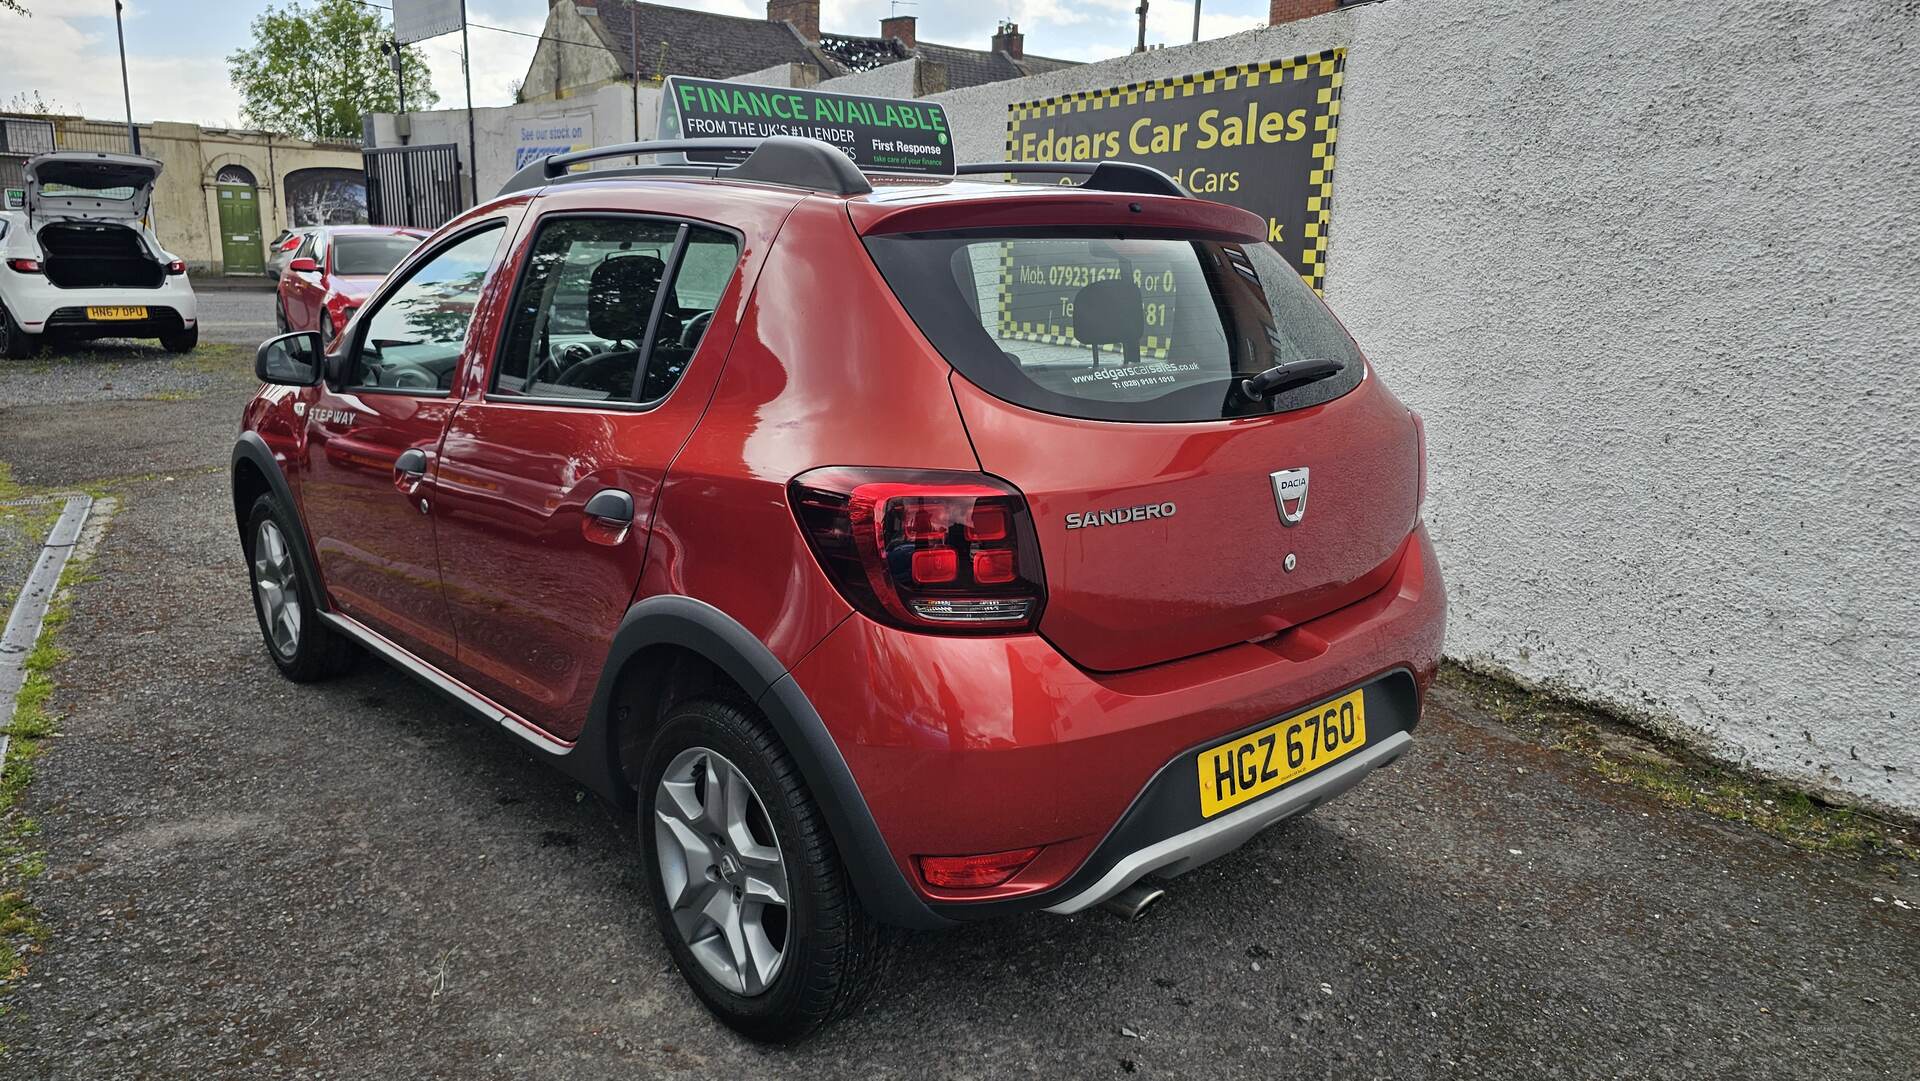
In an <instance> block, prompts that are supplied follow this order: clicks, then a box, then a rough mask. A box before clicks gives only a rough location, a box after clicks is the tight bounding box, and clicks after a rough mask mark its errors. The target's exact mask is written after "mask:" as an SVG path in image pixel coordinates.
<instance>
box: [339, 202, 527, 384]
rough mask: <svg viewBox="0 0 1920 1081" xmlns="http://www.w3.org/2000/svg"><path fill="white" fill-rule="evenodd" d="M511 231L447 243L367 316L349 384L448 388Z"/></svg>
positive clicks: (487, 232)
mask: <svg viewBox="0 0 1920 1081" xmlns="http://www.w3.org/2000/svg"><path fill="white" fill-rule="evenodd" d="M503 235H505V230H503V229H501V228H499V227H498V226H495V227H493V228H489V229H485V230H483V231H481V232H478V233H474V234H472V235H471V236H468V237H467V238H466V239H464V240H461V241H459V242H457V243H455V244H453V245H452V246H451V247H447V248H442V249H441V250H440V251H439V252H437V253H436V254H434V255H433V256H431V257H429V258H428V259H427V260H426V262H424V263H421V264H420V265H419V266H416V267H414V268H413V271H412V273H410V274H408V275H407V279H406V281H405V282H404V283H402V284H401V286H400V287H399V288H398V289H396V290H394V291H393V292H392V293H389V294H388V295H387V297H386V299H385V300H382V301H381V302H380V305H379V307H378V308H376V309H374V311H373V312H371V313H370V314H368V315H367V316H366V317H365V319H364V320H363V322H364V324H365V330H364V331H362V333H361V339H360V351H359V353H358V355H356V356H355V358H354V364H353V377H352V378H351V379H350V380H348V383H349V385H351V386H354V387H359V388H366V389H376V390H450V389H452V387H453V373H454V370H455V369H456V368H458V367H459V365H460V352H461V350H462V349H463V348H464V347H465V345H466V342H467V326H468V324H470V323H472V322H473V308H474V305H475V304H478V303H479V302H480V287H481V285H482V284H483V283H484V282H485V281H486V280H487V271H488V270H489V269H491V268H492V266H493V253H494V249H496V248H498V247H499V246H500V238H501V237H502V236H503Z"/></svg>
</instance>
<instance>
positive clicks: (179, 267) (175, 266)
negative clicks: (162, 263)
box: [167, 259, 187, 274]
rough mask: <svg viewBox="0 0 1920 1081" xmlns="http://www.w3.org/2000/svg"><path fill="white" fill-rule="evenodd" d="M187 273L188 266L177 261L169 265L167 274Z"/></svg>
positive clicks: (183, 262)
mask: <svg viewBox="0 0 1920 1081" xmlns="http://www.w3.org/2000/svg"><path fill="white" fill-rule="evenodd" d="M186 272H187V264H186V263H185V261H183V260H180V259H175V260H174V261H173V262H171V263H168V264H167V273H169V274H185V273H186Z"/></svg>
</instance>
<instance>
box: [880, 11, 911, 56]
mask: <svg viewBox="0 0 1920 1081" xmlns="http://www.w3.org/2000/svg"><path fill="white" fill-rule="evenodd" d="M914 21H915V20H914V17H913V16H911V15H895V16H892V17H891V18H886V19H881V20H880V36H881V37H883V38H899V39H900V44H902V45H905V46H906V47H907V48H909V49H911V48H913V46H914V44H915V42H914V39H913V24H914Z"/></svg>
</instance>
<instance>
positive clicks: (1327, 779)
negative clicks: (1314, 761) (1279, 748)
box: [1047, 732, 1413, 916]
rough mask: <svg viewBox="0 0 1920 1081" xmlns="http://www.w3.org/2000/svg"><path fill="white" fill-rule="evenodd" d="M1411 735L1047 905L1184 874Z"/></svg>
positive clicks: (1323, 795)
mask: <svg viewBox="0 0 1920 1081" xmlns="http://www.w3.org/2000/svg"><path fill="white" fill-rule="evenodd" d="M1411 746H1413V736H1412V735H1411V734H1409V733H1406V732H1395V733H1394V734H1393V735H1391V736H1388V737H1387V738H1386V739H1383V740H1381V741H1380V742H1379V743H1376V744H1374V745H1373V746H1371V747H1368V748H1366V749H1365V750H1362V751H1361V752H1360V753H1359V754H1356V755H1354V756H1353V757H1352V758H1350V759H1347V760H1346V761H1344V762H1339V763H1336V764H1334V765H1332V766H1329V767H1327V768H1326V769H1324V770H1321V771H1320V772H1318V773H1314V774H1310V775H1308V776H1307V777H1305V778H1302V779H1301V780H1299V781H1296V782H1295V783H1293V784H1291V785H1288V786H1287V787H1285V788H1282V789H1280V790H1279V791H1278V792H1275V793H1274V794H1273V795H1271V796H1267V797H1266V798H1264V799H1257V800H1255V801H1253V802H1252V803H1250V804H1248V805H1247V806H1245V807H1242V808H1241V809H1240V810H1237V811H1234V812H1232V813H1230V814H1227V815H1223V816H1221V817H1219V818H1216V819H1214V820H1212V821H1211V822H1205V823H1202V824H1201V825H1198V826H1195V827H1194V828H1192V829H1190V830H1188V831H1186V832H1185V833H1180V834H1175V835H1174V836H1172V837H1169V838H1167V839H1166V840H1164V841H1158V842H1156V843H1154V844H1151V845H1148V846H1147V847H1145V848H1142V849H1139V850H1137V851H1134V852H1130V853H1128V854H1127V855H1126V856H1125V857H1124V858H1122V859H1121V860H1120V862H1119V863H1116V864H1114V865H1113V869H1112V870H1110V871H1108V872H1107V873H1106V874H1104V875H1102V876H1101V877H1100V880H1099V881H1098V882H1095V883H1094V884H1093V885H1091V886H1089V887H1087V888H1086V889H1085V890H1082V891H1081V892H1079V893H1077V894H1075V895H1073V896H1072V897H1069V898H1067V899H1066V900H1064V901H1062V902H1060V903H1059V904H1057V905H1053V906H1051V907H1049V908H1048V909H1047V911H1048V912H1052V913H1055V914H1057V915H1062V916H1064V915H1067V914H1069V913H1073V912H1079V911H1080V910H1081V909H1085V908H1091V907H1093V906H1094V905H1097V904H1099V903H1100V902H1102V901H1104V900H1106V899H1107V898H1109V897H1112V896H1113V895H1114V894H1116V893H1119V892H1120V891H1121V890H1124V889H1126V888H1127V887H1128V886H1131V885H1133V884H1134V883H1135V882H1137V881H1139V880H1140V878H1141V877H1143V876H1144V875H1147V874H1149V873H1151V872H1154V871H1159V872H1161V873H1162V874H1163V875H1166V876H1169V877H1171V876H1172V875H1177V874H1183V873H1185V872H1187V871H1191V870H1192V869H1194V868H1195V867H1198V866H1200V865H1201V864H1203V863H1206V862H1207V861H1208V860H1211V859H1214V858H1215V857H1218V856H1224V855H1226V854H1227V853H1229V852H1231V851H1233V850H1234V849H1236V848H1239V847H1240V846H1241V845H1243V844H1246V843H1247V841H1248V839H1249V838H1251V837H1252V836H1253V835H1254V834H1256V833H1259V832H1260V831H1261V830H1263V829H1266V828H1267V827H1268V826H1271V825H1273V824H1274V823H1275V822H1278V821H1280V820H1281V819H1284V818H1291V817H1293V816H1294V815H1297V814H1299V813H1301V812H1303V811H1306V810H1310V809H1311V808H1313V807H1316V806H1318V805H1320V804H1322V803H1325V802H1326V801H1327V800H1330V799H1332V798H1333V797H1335V796H1337V795H1339V794H1340V793H1342V792H1345V791H1346V790H1347V789H1349V788H1352V787H1353V786H1354V785H1356V784H1358V783H1359V782H1360V779H1361V778H1363V777H1365V776H1366V775H1367V774H1369V773H1372V772H1373V771H1374V770H1376V769H1379V768H1380V767H1381V766H1384V765H1387V764H1388V763H1390V762H1392V761H1393V760H1394V759H1396V758H1399V757H1400V756H1401V755H1402V754H1405V753H1406V750H1407V748H1408V747H1411Z"/></svg>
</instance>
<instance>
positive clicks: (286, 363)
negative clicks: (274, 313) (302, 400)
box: [253, 330, 323, 387]
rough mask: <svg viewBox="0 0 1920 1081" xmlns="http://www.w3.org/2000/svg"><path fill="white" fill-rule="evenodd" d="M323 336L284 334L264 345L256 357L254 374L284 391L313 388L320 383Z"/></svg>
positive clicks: (301, 333)
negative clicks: (296, 388) (290, 388)
mask: <svg viewBox="0 0 1920 1081" xmlns="http://www.w3.org/2000/svg"><path fill="white" fill-rule="evenodd" d="M320 350H321V344H320V335H319V334H317V333H315V332H313V331H311V330H302V331H296V332H294V333H292V334H282V335H280V336H279V337H278V338H269V339H267V340H266V341H264V342H262V343H260V351H259V352H258V353H255V354H254V355H253V374H255V375H257V376H259V377H260V381H261V382H262V383H277V384H279V385H280V386H283V387H310V386H312V385H314V384H315V383H318V382H319V381H320V365H321V363H322V360H323V356H322V354H321V352H320Z"/></svg>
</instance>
